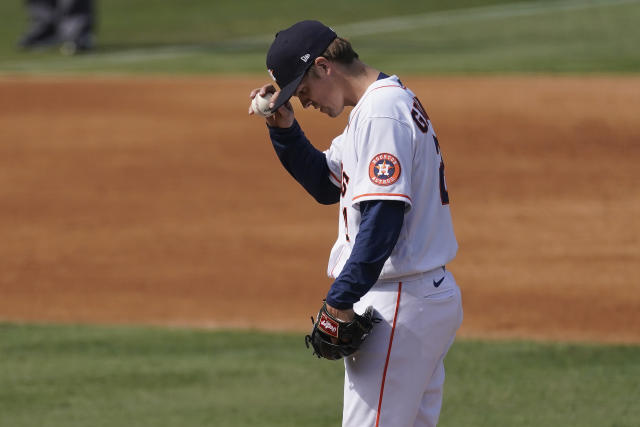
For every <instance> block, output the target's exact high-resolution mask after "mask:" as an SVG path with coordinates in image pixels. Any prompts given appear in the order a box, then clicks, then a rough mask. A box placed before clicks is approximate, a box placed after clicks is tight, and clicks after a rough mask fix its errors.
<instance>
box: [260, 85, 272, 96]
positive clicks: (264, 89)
mask: <svg viewBox="0 0 640 427" xmlns="http://www.w3.org/2000/svg"><path fill="white" fill-rule="evenodd" d="M274 92H276V88H275V86H273V85H272V84H271V83H269V84H266V85H264V86H262V87H261V88H260V92H259V93H260V96H265V95H266V94H267V93H274Z"/></svg>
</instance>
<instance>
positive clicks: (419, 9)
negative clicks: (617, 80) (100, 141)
mask: <svg viewBox="0 0 640 427" xmlns="http://www.w3.org/2000/svg"><path fill="white" fill-rule="evenodd" d="M98 6H99V14H98V17H99V31H98V46H99V48H98V49H97V50H96V51H95V53H93V54H91V55H86V56H80V57H71V58H66V57H62V56H61V55H60V54H59V53H58V52H57V51H56V50H51V51H45V52H28V53H26V52H19V51H17V50H16V49H15V48H14V44H15V42H16V41H17V39H18V38H19V36H20V34H21V33H22V31H23V30H24V29H25V26H26V16H25V11H24V10H23V7H22V3H21V2H17V1H7V2H1V3H0V16H2V17H3V25H2V26H0V41H3V43H0V72H3V73H52V72H81V73H82V72H133V73H170V74H171V73H235V72H243V73H256V72H260V73H261V72H264V58H265V53H266V50H267V48H268V46H269V43H270V41H271V40H272V38H273V34H274V33H275V32H276V31H277V30H279V29H282V28H285V27H286V26H288V25H290V24H291V23H293V22H295V21H297V20H300V19H308V18H314V19H320V20H322V21H324V22H325V23H327V24H329V25H331V26H333V27H334V28H335V29H336V30H337V31H338V33H339V34H341V35H344V36H345V37H347V38H350V39H351V40H352V41H353V43H354V46H355V47H356V50H358V51H359V53H360V54H361V56H362V58H363V59H364V60H365V62H367V63H370V64H371V65H374V66H376V67H378V68H380V69H383V70H385V71H387V72H391V73H417V74H420V73H452V72H453V73H478V72H479V73H496V72H518V73H545V72H557V73H566V72H569V73H603V72H616V73H630V72H631V73H634V72H638V71H640V49H638V48H637V46H638V45H639V44H640V26H639V25H637V23H638V22H640V0H530V1H523V0H519V1H518V0H456V1H442V0H440V1H438V0H404V1H384V0H349V1H340V0H327V1H323V2H317V1H311V0H282V1H278V2H265V1H262V0H247V1H243V2H239V1H235V0H219V1H215V2H211V1H208V0H189V1H182V0H180V1H178V0H109V1H104V2H98ZM392 18H399V20H400V21H399V23H398V22H396V21H389V19H392ZM372 20H382V21H379V22H371V21H372ZM362 21H366V22H368V23H367V24H365V25H361V26H359V25H354V23H358V22H362ZM394 24H397V25H394ZM391 27H393V28H391Z"/></svg>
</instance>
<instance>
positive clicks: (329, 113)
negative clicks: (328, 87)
mask: <svg viewBox="0 0 640 427" xmlns="http://www.w3.org/2000/svg"><path fill="white" fill-rule="evenodd" d="M342 110H343V109H342V108H341V109H335V108H329V107H322V108H320V111H321V112H322V113H324V114H326V115H327V116H329V117H331V118H336V117H338V116H339V115H340V113H342Z"/></svg>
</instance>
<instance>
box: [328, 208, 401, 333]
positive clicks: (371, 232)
mask: <svg viewBox="0 0 640 427" xmlns="http://www.w3.org/2000/svg"><path fill="white" fill-rule="evenodd" d="M360 213H361V223H360V230H359V231H358V234H357V235H356V241H355V243H354V246H353V250H352V251H351V256H350V257H349V259H348V260H347V263H346V264H345V266H344V268H343V269H342V272H341V273H340V275H339V276H338V277H337V278H336V280H335V281H334V282H333V284H332V285H331V289H330V290H329V293H328V295H327V305H328V306H329V307H330V309H338V310H342V311H348V310H350V309H351V308H352V307H353V304H354V303H355V302H357V301H359V300H360V298H362V296H363V295H364V294H366V293H367V292H368V291H369V289H371V287H372V286H373V285H374V283H376V281H377V280H378V277H379V276H380V273H381V271H382V267H383V266H384V263H385V262H386V261H387V259H388V258H389V256H390V255H391V252H393V249H394V248H395V246H396V243H397V242H398V238H399V237H400V231H401V230H402V224H403V223H404V213H405V203H404V202H401V201H396V200H372V201H365V202H362V203H360ZM334 313H335V314H337V315H338V316H340V315H341V314H342V315H344V313H339V312H337V311H334V312H333V313H332V314H334ZM347 316H348V315H347ZM343 320H350V319H343Z"/></svg>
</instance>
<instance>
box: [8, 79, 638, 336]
mask: <svg viewBox="0 0 640 427" xmlns="http://www.w3.org/2000/svg"><path fill="white" fill-rule="evenodd" d="M263 82H264V79H262V78H256V77H219V76H218V77H188V78H187V77H184V78H169V77H167V78H160V77H153V78H149V77H144V78H143V77H55V78H54V77H7V76H5V77H2V78H0V203H1V204H2V207H1V209H0V235H1V236H2V241H3V244H2V245H1V246H0V319H4V320H6V321H46V322H96V323H124V324H128V323H148V324H160V325H188V326H194V325H195V326H206V327H209V326H224V327H252V328H253V327H255V328H260V329H290V330H299V331H301V330H305V331H306V330H307V329H308V328H309V327H310V321H309V316H310V315H311V314H314V313H315V311H316V310H317V308H318V306H319V304H320V302H321V299H322V298H323V296H324V295H325V293H326V291H327V289H328V287H329V285H330V281H329V280H328V279H327V278H326V276H325V274H324V273H325V266H326V262H327V257H328V253H329V249H330V247H331V245H332V243H333V240H334V239H335V236H336V234H337V231H336V227H337V220H338V212H337V208H336V207H335V206H328V207H327V206H319V205H317V204H316V203H315V202H314V201H313V200H312V199H311V198H310V197H308V196H307V195H306V194H305V193H304V192H303V190H302V189H300V188H299V187H298V185H297V184H296V183H295V182H294V181H293V180H292V179H291V178H290V177H289V176H288V175H287V173H286V172H285V171H284V170H283V168H282V167H281V166H280V164H279V162H278V160H277V158H276V156H275V154H274V153H273V150H272V148H271V145H270V143H269V141H268V137H267V132H266V129H265V125H264V122H263V120H261V119H258V118H255V117H248V116H247V113H246V111H247V108H248V105H249V99H248V93H249V90H250V89H251V88H253V87H256V86H258V85H260V84H262V83H263ZM404 83H405V84H407V85H408V86H409V87H411V88H412V89H413V91H414V92H415V93H416V94H418V96H419V97H420V98H421V100H422V103H423V104H424V105H425V107H426V108H427V110H428V112H429V114H430V116H431V119H432V120H433V123H434V125H435V128H436V131H437V132H438V136H439V140H440V144H441V146H442V148H443V150H444V156H445V163H446V173H447V182H448V187H449V194H450V196H451V208H452V212H453V217H454V225H455V228H456V232H457V236H458V240H459V243H460V251H459V253H458V257H457V258H456V260H455V261H454V262H453V263H452V264H451V265H450V266H449V268H450V270H452V271H453V273H454V275H455V276H456V279H457V281H458V283H459V285H460V287H461V288H462V290H463V298H464V307H465V321H464V324H463V327H462V330H461V335H463V336H467V337H527V338H540V339H554V340H555V339H558V340H565V339H566V340H585V341H607V342H632V343H638V342H640V279H639V278H640V166H638V164H639V163H640V120H638V118H639V117H640V78H638V77H615V78H614V77H600V76H596V77H474V78H465V77H454V78H444V77H428V78H424V77H411V76H409V77H407V78H405V79H404ZM296 104H297V101H296ZM297 105H299V104H297ZM298 117H299V121H300V122H301V124H302V126H303V128H304V129H305V131H306V133H307V135H308V136H309V137H310V139H311V140H312V141H313V142H314V143H315V144H316V146H317V147H319V148H321V149H324V148H326V147H328V145H329V143H330V141H331V138H332V137H334V136H335V135H337V134H338V133H340V132H341V131H342V128H343V126H344V125H345V123H346V115H343V116H342V117H341V118H338V119H329V118H327V117H326V116H324V115H321V114H320V113H318V112H315V111H304V112H301V113H299V115H298Z"/></svg>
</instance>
